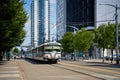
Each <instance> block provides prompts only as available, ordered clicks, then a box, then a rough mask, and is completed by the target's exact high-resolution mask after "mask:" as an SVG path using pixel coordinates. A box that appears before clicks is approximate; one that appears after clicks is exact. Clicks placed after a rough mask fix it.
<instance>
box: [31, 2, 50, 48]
mask: <svg viewBox="0 0 120 80" xmlns="http://www.w3.org/2000/svg"><path fill="white" fill-rule="evenodd" d="M49 40H50V1H49V0H32V3H31V46H32V47H37V46H38V45H40V44H42V43H44V42H47V41H49Z"/></svg>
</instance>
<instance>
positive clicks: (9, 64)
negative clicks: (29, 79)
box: [0, 60, 22, 80]
mask: <svg viewBox="0 0 120 80" xmlns="http://www.w3.org/2000/svg"><path fill="white" fill-rule="evenodd" d="M0 80H22V79H21V75H20V70H19V68H18V65H17V63H16V61H15V60H10V61H6V60H3V61H0Z"/></svg>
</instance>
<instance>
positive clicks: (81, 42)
mask: <svg viewBox="0 0 120 80" xmlns="http://www.w3.org/2000/svg"><path fill="white" fill-rule="evenodd" d="M93 37H94V36H93V32H92V31H87V30H85V29H84V28H82V29H81V30H79V31H77V33H76V34H75V38H74V45H75V50H78V51H86V50H88V49H89V48H90V45H91V43H92V42H93Z"/></svg>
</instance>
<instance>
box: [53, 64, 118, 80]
mask: <svg viewBox="0 0 120 80" xmlns="http://www.w3.org/2000/svg"><path fill="white" fill-rule="evenodd" d="M52 66H55V67H59V68H62V69H65V70H69V71H73V72H76V73H79V74H84V75H87V76H91V77H94V78H98V79H101V80H119V78H120V76H119V74H120V73H119V72H117V71H111V70H106V69H101V68H94V67H88V66H83V65H82V66H81V65H76V64H70V63H61V62H60V63H59V64H57V65H54V64H53V65H52ZM113 74H117V75H113Z"/></svg>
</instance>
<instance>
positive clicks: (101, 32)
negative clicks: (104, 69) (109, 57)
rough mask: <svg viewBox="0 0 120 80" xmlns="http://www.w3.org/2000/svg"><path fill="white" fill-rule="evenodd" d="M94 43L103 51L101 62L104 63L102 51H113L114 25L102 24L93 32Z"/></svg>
mask: <svg viewBox="0 0 120 80" xmlns="http://www.w3.org/2000/svg"><path fill="white" fill-rule="evenodd" d="M94 42H95V43H97V46H98V47H100V48H102V49H103V62H104V50H105V48H111V49H113V48H114V47H115V25H114V24H110V23H108V24H102V25H100V26H99V28H98V29H97V30H95V40H94Z"/></svg>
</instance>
